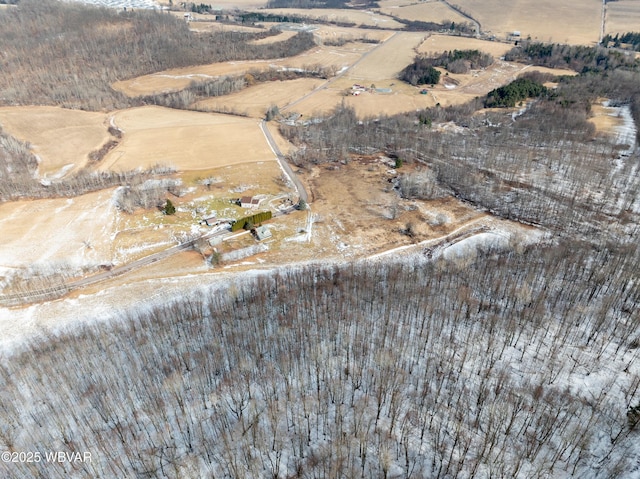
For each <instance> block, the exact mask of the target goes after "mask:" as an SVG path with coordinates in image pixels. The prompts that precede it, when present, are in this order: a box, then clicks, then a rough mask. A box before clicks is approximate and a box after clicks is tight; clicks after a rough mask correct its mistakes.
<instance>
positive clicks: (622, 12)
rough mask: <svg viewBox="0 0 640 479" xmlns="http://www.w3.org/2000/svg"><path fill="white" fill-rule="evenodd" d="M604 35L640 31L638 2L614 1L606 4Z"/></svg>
mask: <svg viewBox="0 0 640 479" xmlns="http://www.w3.org/2000/svg"><path fill="white" fill-rule="evenodd" d="M604 29H605V33H612V34H615V33H625V32H637V31H640V2H639V1H638V0H616V1H615V2H609V3H607V15H606V17H605V24H604Z"/></svg>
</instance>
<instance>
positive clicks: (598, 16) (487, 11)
mask: <svg viewBox="0 0 640 479" xmlns="http://www.w3.org/2000/svg"><path fill="white" fill-rule="evenodd" d="M453 3H455V4H456V5H457V6H459V7H460V8H461V9H462V10H463V11H464V12H466V13H467V14H469V15H470V16H471V17H473V18H474V19H476V20H477V21H478V22H480V25H481V26H482V31H483V33H490V34H493V35H496V36H497V37H499V38H506V37H507V36H508V35H509V34H511V33H513V32H514V31H518V32H520V33H521V35H522V37H523V38H527V37H528V36H531V38H532V39H533V40H538V41H541V42H559V43H569V44H583V45H590V44H594V43H596V42H597V41H598V39H599V37H600V27H601V20H602V0H563V1H562V2H559V1H558V0H536V1H532V0H512V1H509V2H505V1H503V0H485V1H483V2H478V1H477V0H456V1H455V2H453ZM609 5H611V4H609Z"/></svg>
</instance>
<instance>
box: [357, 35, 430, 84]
mask: <svg viewBox="0 0 640 479" xmlns="http://www.w3.org/2000/svg"><path fill="white" fill-rule="evenodd" d="M425 36H426V35H425V34H424V33H422V32H419V33H414V32H398V33H396V34H395V35H394V36H393V37H391V38H389V40H387V41H386V42H384V43H383V44H381V45H379V46H378V48H376V49H375V50H373V51H372V52H371V53H369V54H367V55H366V56H365V57H363V59H362V61H360V62H358V64H357V65H355V66H354V67H353V68H351V69H349V71H348V72H347V75H346V76H347V77H348V78H350V79H353V80H366V81H375V80H387V79H395V78H396V77H397V76H398V74H399V73H400V71H401V70H402V69H403V68H404V67H406V66H407V65H409V64H410V63H411V62H412V61H413V58H414V57H415V55H416V52H415V49H416V48H417V47H418V46H419V45H420V44H421V43H422V42H423V41H424V39H425Z"/></svg>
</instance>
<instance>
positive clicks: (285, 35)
mask: <svg viewBox="0 0 640 479" xmlns="http://www.w3.org/2000/svg"><path fill="white" fill-rule="evenodd" d="M297 34H298V32H296V31H294V30H283V31H281V32H280V33H278V34H277V35H272V36H270V37H266V38H261V39H260V40H254V41H252V42H250V43H252V44H254V45H269V44H270V43H276V42H284V41H286V40H289V39H290V38H291V37H294V36H296V35H297Z"/></svg>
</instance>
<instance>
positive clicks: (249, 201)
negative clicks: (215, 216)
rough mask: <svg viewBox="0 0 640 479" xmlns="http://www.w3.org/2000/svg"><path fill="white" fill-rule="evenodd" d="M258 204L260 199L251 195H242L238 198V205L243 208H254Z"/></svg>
mask: <svg viewBox="0 0 640 479" xmlns="http://www.w3.org/2000/svg"><path fill="white" fill-rule="evenodd" d="M259 205H260V199H258V198H255V197H252V196H243V197H242V198H240V206H241V207H243V208H255V207H257V206H259Z"/></svg>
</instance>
